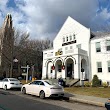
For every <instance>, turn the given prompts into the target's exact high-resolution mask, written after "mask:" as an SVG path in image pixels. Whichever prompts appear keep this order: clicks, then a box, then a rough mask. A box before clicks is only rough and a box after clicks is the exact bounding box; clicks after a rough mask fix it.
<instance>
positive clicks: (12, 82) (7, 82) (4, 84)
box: [0, 78, 22, 90]
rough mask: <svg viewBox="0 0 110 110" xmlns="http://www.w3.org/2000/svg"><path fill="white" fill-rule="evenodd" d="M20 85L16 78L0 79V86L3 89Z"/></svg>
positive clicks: (19, 86)
mask: <svg viewBox="0 0 110 110" xmlns="http://www.w3.org/2000/svg"><path fill="white" fill-rule="evenodd" d="M21 87H22V83H21V82H20V81H19V80H18V79H16V78H4V79H3V80H1V81H0V88H3V89H5V90H7V89H11V88H21Z"/></svg>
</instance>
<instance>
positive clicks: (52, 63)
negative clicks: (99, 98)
mask: <svg viewBox="0 0 110 110" xmlns="http://www.w3.org/2000/svg"><path fill="white" fill-rule="evenodd" d="M106 39H107V40H106ZM109 39H110V37H109V36H108V35H107V37H106V36H103V37H100V38H99V37H98V36H97V37H96V36H95V35H93V34H92V33H91V31H90V29H89V28H86V27H85V26H83V25H81V24H80V23H78V22H77V21H75V20H74V19H72V18H71V17H68V18H67V20H66V21H65V23H64V25H63V26H62V28H61V30H60V31H59V33H58V34H57V36H56V37H55V39H54V40H53V48H52V49H47V50H44V51H43V70H42V78H43V79H44V78H59V77H60V76H62V78H67V77H71V78H74V79H80V80H84V79H88V80H91V79H92V78H93V75H94V74H97V75H98V77H99V79H101V80H103V81H109V80H110V79H109V76H110V40H109ZM102 47H103V48H102ZM106 48H107V49H108V50H106ZM96 50H97V51H96Z"/></svg>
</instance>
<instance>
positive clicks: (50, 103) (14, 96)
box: [0, 89, 106, 110]
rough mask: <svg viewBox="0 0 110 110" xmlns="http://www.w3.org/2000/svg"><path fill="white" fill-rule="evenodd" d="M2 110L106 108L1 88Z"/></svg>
mask: <svg viewBox="0 0 110 110" xmlns="http://www.w3.org/2000/svg"><path fill="white" fill-rule="evenodd" d="M0 110H106V109H105V108H103V107H98V106H93V105H88V104H82V103H77V102H73V103H70V102H67V101H64V100H60V99H56V98H55V99H53V98H48V99H44V100H43V99H40V98H39V97H36V96H31V95H23V94H21V92H20V91H16V90H8V91H4V90H2V89H0Z"/></svg>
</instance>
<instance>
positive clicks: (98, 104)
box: [69, 97, 105, 107]
mask: <svg viewBox="0 0 110 110" xmlns="http://www.w3.org/2000/svg"><path fill="white" fill-rule="evenodd" d="M69 101H71V102H72V101H75V102H81V103H86V104H90V105H95V106H100V107H105V103H101V102H96V101H91V100H84V99H78V98H73V97H70V98H69Z"/></svg>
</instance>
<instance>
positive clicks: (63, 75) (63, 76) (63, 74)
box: [62, 69, 66, 78]
mask: <svg viewBox="0 0 110 110" xmlns="http://www.w3.org/2000/svg"><path fill="white" fill-rule="evenodd" d="M65 75H66V74H65V69H64V70H63V69H62V78H65V77H66V76H65Z"/></svg>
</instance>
